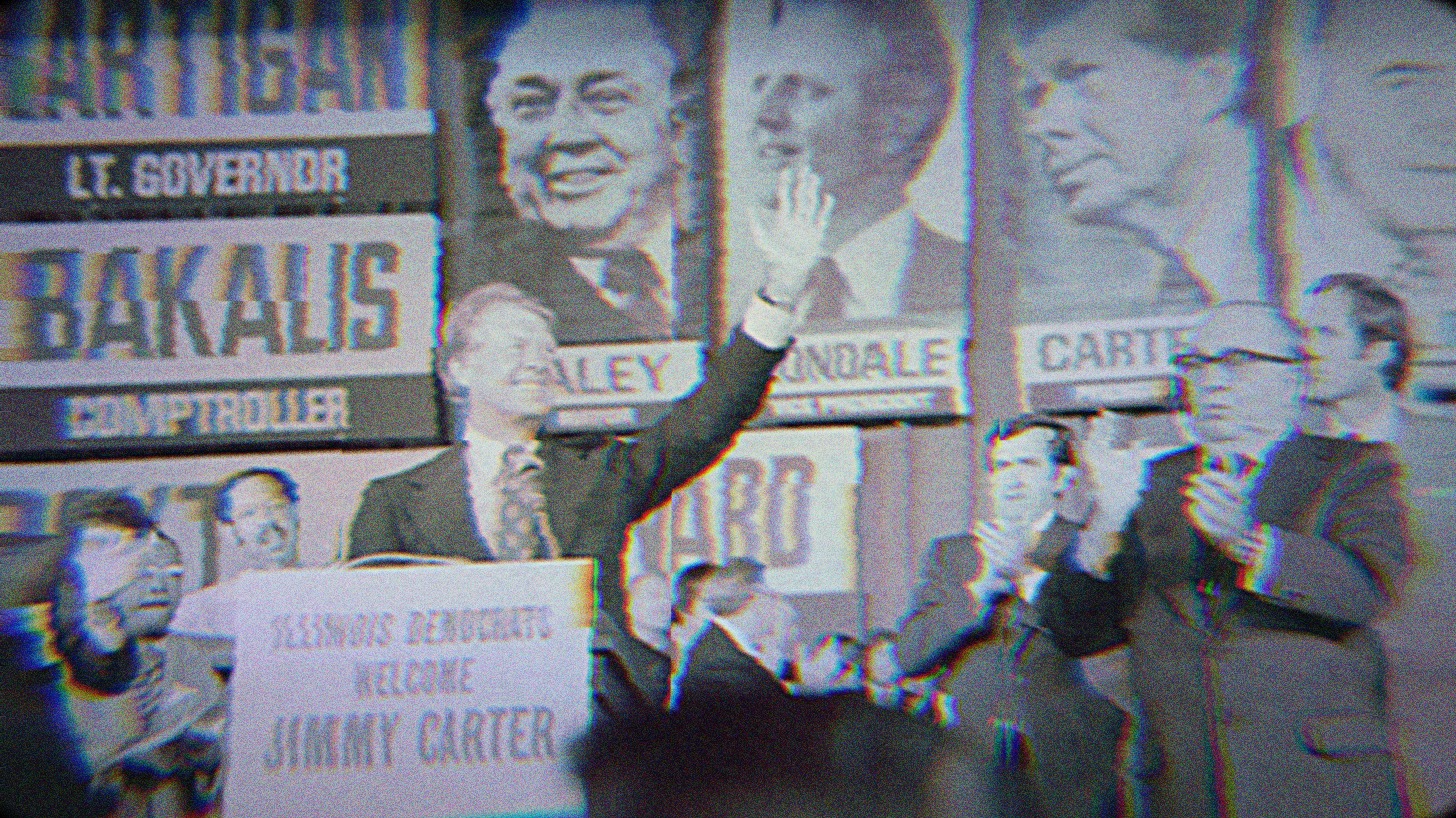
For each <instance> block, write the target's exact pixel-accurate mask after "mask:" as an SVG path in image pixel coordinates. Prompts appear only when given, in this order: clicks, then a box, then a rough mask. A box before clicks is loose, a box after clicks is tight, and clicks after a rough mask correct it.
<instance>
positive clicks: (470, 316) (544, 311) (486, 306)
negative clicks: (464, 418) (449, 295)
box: [435, 281, 556, 403]
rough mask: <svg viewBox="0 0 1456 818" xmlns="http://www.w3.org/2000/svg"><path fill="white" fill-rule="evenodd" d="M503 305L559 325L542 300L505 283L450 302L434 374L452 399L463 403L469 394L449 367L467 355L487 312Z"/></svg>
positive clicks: (444, 320)
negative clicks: (454, 361) (472, 332)
mask: <svg viewBox="0 0 1456 818" xmlns="http://www.w3.org/2000/svg"><path fill="white" fill-rule="evenodd" d="M502 304H510V305H512V306H516V307H520V308H521V309H523V310H525V311H526V312H529V313H532V314H534V315H539V316H540V317H541V318H543V319H545V321H546V324H547V325H548V326H551V325H554V324H555V323H556V314H555V313H553V312H551V310H550V309H549V308H548V307H547V306H546V305H545V304H542V303H541V302H540V301H537V300H536V299H534V298H532V297H531V296H529V295H526V293H525V292H523V291H522V290H521V288H519V287H517V286H516V285H514V284H507V283H505V282H504V281H493V282H491V283H489V284H486V285H483V286H480V287H476V288H475V289H473V290H471V291H470V292H468V293H466V294H465V295H463V296H461V297H459V298H457V299H455V300H454V301H452V302H451V303H450V306H449V308H448V309H446V310H445V315H444V317H442V318H441V319H440V348H439V349H437V350H436V351H435V374H436V376H437V377H438V378H439V379H440V385H441V387H442V388H443V389H444V390H445V395H446V396H447V397H449V398H450V399H451V400H453V401H456V402H457V403H458V402H460V401H464V400H465V398H466V395H465V393H464V391H463V390H461V389H460V387H459V386H457V385H456V384H455V382H454V379H452V378H451V377H450V373H449V372H447V371H446V367H447V366H449V364H450V362H451V361H453V360H455V359H456V358H457V357H459V356H460V355H462V354H464V353H465V351H466V349H468V348H469V346H470V331H471V330H473V329H475V325H476V324H477V323H478V322H479V321H480V316H481V315H483V314H485V312H486V311H487V310H490V309H491V308H493V307H498V306H500V305H502Z"/></svg>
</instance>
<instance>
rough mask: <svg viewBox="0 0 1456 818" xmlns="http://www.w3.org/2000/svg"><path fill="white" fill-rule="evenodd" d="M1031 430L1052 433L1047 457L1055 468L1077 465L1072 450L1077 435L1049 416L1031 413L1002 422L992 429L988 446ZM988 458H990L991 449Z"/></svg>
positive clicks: (1068, 427) (987, 436)
mask: <svg viewBox="0 0 1456 818" xmlns="http://www.w3.org/2000/svg"><path fill="white" fill-rule="evenodd" d="M1030 429H1047V430H1049V431H1050V432H1051V433H1052V439H1051V440H1050V441H1049V442H1048V443H1047V455H1048V456H1049V458H1050V459H1051V462H1052V465H1053V466H1075V465H1077V459H1076V455H1075V453H1074V450H1073V448H1072V440H1073V438H1074V437H1075V435H1074V434H1073V433H1072V429H1071V427H1070V426H1067V425H1066V424H1065V423H1062V422H1061V421H1059V420H1056V419H1054V418H1052V417H1051V416H1049V415H1042V414H1035V413H1031V414H1025V415H1017V416H1016V417H1014V418H1012V419H1010V420H1004V421H1001V422H999V423H997V424H996V425H995V426H993V427H991V432H990V434H987V435H986V444H987V445H988V446H989V445H990V444H992V443H995V442H996V441H998V440H1006V439H1007V438H1012V437H1016V436H1017V435H1019V434H1021V433H1022V432H1025V431H1027V430H1030ZM987 457H990V452H989V449H988V451H987Z"/></svg>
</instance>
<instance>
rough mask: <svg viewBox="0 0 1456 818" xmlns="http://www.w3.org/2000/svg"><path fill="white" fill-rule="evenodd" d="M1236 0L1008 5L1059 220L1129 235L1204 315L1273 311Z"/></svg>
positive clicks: (1030, 130) (1033, 133)
mask: <svg viewBox="0 0 1456 818" xmlns="http://www.w3.org/2000/svg"><path fill="white" fill-rule="evenodd" d="M1248 8H1249V4H1247V3H1244V2H1242V0H1210V2H1185V1H1184V0H1073V1H1072V2H1065V1H1064V0H1021V1H1020V2H1018V3H1014V4H1013V9H1014V16H1015V25H1016V28H1017V32H1016V33H1017V37H1018V40H1019V48H1018V49H1017V53H1016V59H1017V62H1019V64H1020V65H1019V68H1020V71H1021V74H1022V81H1021V100H1022V105H1023V108H1024V117H1025V119H1024V128H1025V131H1026V135H1027V136H1029V137H1031V139H1032V140H1034V141H1035V142H1036V143H1039V146H1040V160H1041V167H1042V170H1043V171H1044V172H1045V173H1046V174H1047V176H1048V178H1049V179H1050V181H1051V183H1052V186H1053V187H1054V188H1055V189H1056V191H1057V193H1058V194H1060V197H1061V199H1062V202H1063V205H1064V207H1065V213H1066V215H1067V217H1068V218H1070V219H1072V220H1073V221H1076V222H1080V223H1084V224H1103V225H1110V226H1113V227H1116V228H1119V229H1121V230H1124V231H1127V232H1130V233H1132V234H1134V235H1135V236H1136V237H1137V238H1138V239H1139V240H1140V241H1142V242H1144V243H1145V244H1146V245H1147V246H1149V247H1150V248H1151V249H1153V250H1155V251H1156V252H1158V253H1160V254H1161V255H1163V256H1165V257H1166V258H1167V259H1168V260H1169V261H1170V263H1171V264H1172V265H1173V266H1174V267H1175V268H1176V269H1179V270H1182V271H1184V272H1186V273H1187V274H1189V275H1191V276H1192V278H1193V280H1194V281H1196V282H1197V284H1198V286H1199V288H1200V289H1201V290H1202V293H1201V296H1202V298H1201V300H1202V301H1203V302H1204V303H1205V304H1210V303H1211V304H1217V303H1219V302H1222V301H1226V300H1239V299H1243V300H1259V301H1263V300H1268V299H1269V298H1270V297H1271V295H1272V294H1271V293H1269V292H1268V280H1267V279H1268V273H1267V268H1268V265H1267V263H1266V261H1265V259H1264V254H1263V251H1262V250H1261V248H1260V246H1259V242H1258V240H1257V239H1258V230H1257V222H1258V219H1257V218H1256V216H1257V214H1258V213H1259V207H1258V202H1259V198H1260V186H1259V184H1258V180H1259V178H1260V176H1259V162H1258V146H1257V141H1256V138H1255V134H1254V131H1253V129H1252V128H1251V127H1250V125H1249V122H1248V121H1247V118H1246V114H1245V109H1246V107H1248V106H1247V102H1246V97H1247V86H1248V83H1249V81H1250V77H1249V76H1248V75H1249V74H1250V73H1251V71H1250V69H1251V66H1250V61H1249V58H1248V57H1247V56H1246V53H1245V50H1246V49H1245V37H1246V35H1247V33H1248V26H1249V24H1250V22H1251V21H1250V20H1249V19H1248V16H1249V11H1248Z"/></svg>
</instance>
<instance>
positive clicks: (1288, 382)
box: [1038, 302, 1412, 818]
mask: <svg viewBox="0 0 1456 818" xmlns="http://www.w3.org/2000/svg"><path fill="white" fill-rule="evenodd" d="M1306 360H1307V356H1306V354H1305V350H1304V348H1303V346H1302V345H1301V344H1300V339H1299V335H1298V333H1297V332H1296V331H1295V329H1294V328H1293V327H1292V326H1291V325H1290V323H1289V322H1288V320H1286V318H1285V317H1284V316H1283V314H1282V313H1280V312H1279V311H1278V310H1277V309H1276V308H1274V307H1272V306H1270V305H1267V304H1261V303H1252V302H1230V303H1226V304H1223V305H1221V306H1219V307H1216V308H1214V309H1212V310H1210V311H1209V312H1208V313H1207V315H1206V316H1205V318H1204V320H1203V322H1202V323H1201V324H1200V325H1199V326H1198V327H1197V328H1195V330H1194V331H1193V333H1192V336H1191V338H1190V340H1189V342H1188V344H1187V346H1186V347H1185V348H1184V349H1183V350H1182V351H1181V352H1180V353H1179V354H1178V355H1177V357H1176V358H1175V359H1174V363H1175V365H1176V367H1177V369H1178V371H1179V372H1180V373H1181V377H1182V381H1183V384H1184V385H1185V387H1186V389H1187V393H1188V397H1189V412H1190V417H1191V421H1192V430H1193V432H1194V435H1195V439H1196V441H1197V442H1196V445H1194V446H1190V447H1188V448H1185V449H1181V450H1178V451H1175V452H1173V453H1171V454H1167V455H1164V456H1162V457H1159V458H1156V459H1154V460H1153V461H1151V463H1149V464H1148V468H1147V469H1146V474H1145V477H1143V478H1142V479H1139V475H1142V474H1143V470H1142V469H1137V468H1129V467H1128V466H1129V464H1127V463H1125V462H1121V461H1119V459H1118V457H1117V456H1116V455H1117V454H1118V451H1117V450H1115V449H1111V448H1109V449H1108V450H1107V451H1106V452H1103V453H1100V454H1098V455H1096V456H1093V455H1092V454H1091V453H1086V455H1087V456H1086V457H1084V466H1085V467H1086V468H1087V470H1088V472H1089V474H1090V476H1091V478H1092V479H1091V483H1092V486H1093V487H1094V494H1095V505H1094V510H1093V512H1092V514H1091V516H1090V518H1089V519H1088V521H1087V523H1086V526H1085V528H1084V529H1079V527H1078V526H1077V525H1076V524H1074V523H1071V522H1069V521H1067V520H1063V519H1057V520H1054V521H1053V523H1052V524H1051V526H1050V527H1049V528H1048V529H1047V532H1046V533H1045V534H1044V535H1043V540H1042V544H1043V546H1045V547H1048V548H1050V549H1052V550H1053V551H1056V550H1057V549H1070V551H1069V556H1070V558H1069V559H1064V560H1063V561H1062V562H1061V563H1060V564H1058V565H1057V566H1056V567H1055V568H1054V569H1053V570H1052V571H1051V572H1050V575H1049V576H1048V577H1047V579H1046V580H1045V581H1044V582H1043V584H1042V585H1041V588H1040V591H1039V592H1038V607H1039V608H1040V610H1041V615H1042V623H1043V624H1044V625H1046V626H1048V627H1049V628H1050V629H1051V632H1052V635H1053V637H1054V638H1055V640H1056V642H1057V644H1058V646H1060V647H1061V648H1062V649H1063V650H1065V651H1066V652H1067V653H1069V654H1071V655H1073V656H1085V655H1089V654H1091V653H1095V652H1097V651H1101V650H1104V649H1106V648H1108V647H1111V646H1113V645H1117V644H1121V643H1126V644H1127V645H1128V648H1129V655H1130V662H1131V664H1130V681H1131V685H1132V688H1133V690H1134V692H1135V693H1136V695H1137V697H1138V699H1139V703H1140V705H1141V707H1142V709H1143V713H1144V716H1145V718H1146V719H1147V734H1148V737H1149V739H1148V740H1149V742H1150V745H1151V746H1150V747H1149V748H1148V755H1149V758H1148V760H1147V769H1146V775H1147V776H1148V784H1149V790H1150V791H1149V798H1150V806H1151V810H1152V814H1155V815H1159V816H1173V817H1174V818H1181V817H1182V816H1187V817H1188V818H1215V816H1227V815H1235V814H1236V815H1238V816H1239V818H1305V817H1306V816H1307V818H1327V816H1331V815H1341V816H1389V815H1394V814H1397V808H1398V804H1397V798H1396V771H1395V769H1394V765H1393V764H1392V761H1391V756H1390V747H1389V743H1388V736H1387V727H1386V718H1385V714H1386V696H1385V658H1384V651H1383V649H1382V646H1381V644H1380V640H1379V638H1378V637H1377V635H1376V633H1375V631H1374V630H1372V629H1371V627H1370V625H1371V623H1372V621H1374V620H1375V619H1376V618H1377V617H1379V616H1380V615H1381V614H1382V613H1384V612H1385V611H1387V610H1388V609H1389V608H1390V607H1391V606H1392V604H1393V603H1394V602H1395V600H1396V599H1397V597H1398V595H1399V593H1400V589H1401V586H1402V583H1403V581H1404V578H1405V574H1406V569H1407V563H1408V560H1409V557H1410V554H1411V553H1412V546H1411V544H1410V542H1409V541H1408V539H1407V537H1408V535H1407V530H1408V529H1407V525H1406V515H1405V511H1404V507H1403V505H1402V503H1401V499H1400V497H1399V486H1398V481H1397V477H1398V473H1399V469H1398V468H1397V466H1396V464H1395V462H1394V460H1393V459H1392V456H1391V453H1390V450H1389V448H1388V447H1387V446H1386V445H1384V444H1379V443H1364V442H1358V441H1353V440H1345V439H1336V438H1328V437H1314V436H1310V435H1307V434H1304V433H1302V432H1301V431H1300V430H1299V428H1298V427H1297V425H1296V420H1297V419H1298V418H1299V416H1300V413H1301V411H1302V409H1303V399H1304V396H1305V389H1306V385H1307V382H1308V373H1307V369H1306ZM1104 455H1107V456H1104Z"/></svg>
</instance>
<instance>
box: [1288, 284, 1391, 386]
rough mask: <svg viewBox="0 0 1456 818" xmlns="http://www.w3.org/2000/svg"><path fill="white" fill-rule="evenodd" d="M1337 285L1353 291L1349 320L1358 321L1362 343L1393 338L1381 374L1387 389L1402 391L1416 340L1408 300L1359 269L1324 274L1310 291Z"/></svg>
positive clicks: (1318, 292) (1332, 288)
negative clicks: (1414, 340) (1414, 339)
mask: <svg viewBox="0 0 1456 818" xmlns="http://www.w3.org/2000/svg"><path fill="white" fill-rule="evenodd" d="M1335 289H1339V290H1343V291H1344V292H1347V293H1349V294H1350V320H1351V321H1353V322H1354V323H1355V331H1356V332H1358V333H1359V336H1360V345H1361V346H1362V347H1368V346H1370V345H1371V344H1375V343H1379V342H1381V341H1390V342H1391V343H1392V344H1393V345H1394V346H1395V354H1394V355H1392V356H1390V360H1388V361H1386V362H1385V365H1384V366H1382V367H1381V368H1380V377H1381V379H1382V380H1383V381H1384V382H1385V388H1386V389H1389V390H1390V391H1392V392H1398V391H1400V387H1401V386H1402V385H1404V384H1405V379H1406V375H1408V374H1409V373H1410V359H1411V345H1412V343H1413V341H1412V338H1411V331H1410V319H1409V318H1408V317H1407V315H1406V311H1405V304H1403V303H1401V300H1400V299H1399V298H1396V297H1395V294H1394V293H1392V292H1391V291H1390V290H1389V289H1388V288H1387V287H1386V286H1385V285H1384V284H1381V283H1380V282H1379V281H1377V280H1375V279H1373V278H1371V277H1370V276H1367V275H1361V274H1359V273H1335V274H1334V275H1329V276H1325V277H1324V278H1322V279H1320V280H1319V281H1318V282H1317V283H1316V284H1315V285H1314V286H1313V287H1311V288H1310V290H1309V291H1310V293H1311V294H1313V295H1318V294H1320V293H1323V292H1328V291H1330V290H1335Z"/></svg>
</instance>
